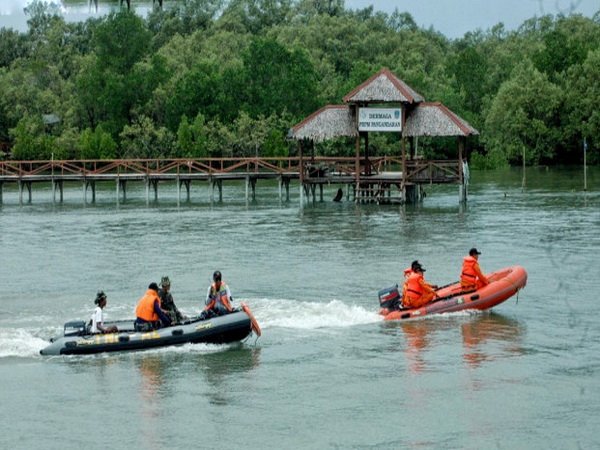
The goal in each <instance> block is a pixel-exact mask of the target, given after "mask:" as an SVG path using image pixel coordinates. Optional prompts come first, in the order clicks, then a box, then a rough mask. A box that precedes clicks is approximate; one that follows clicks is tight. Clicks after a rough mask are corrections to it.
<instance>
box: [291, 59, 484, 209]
mask: <svg viewBox="0 0 600 450" xmlns="http://www.w3.org/2000/svg"><path fill="white" fill-rule="evenodd" d="M343 101H344V103H345V104H343V105H327V106H325V107H323V108H321V109H319V110H318V111H315V112H314V113H312V114H311V115H310V116H308V117H306V118H305V119H304V120H302V121H301V122H300V123H298V124H296V125H295V126H294V127H292V128H291V129H290V132H289V135H288V137H289V138H291V139H295V140H297V141H298V143H299V154H300V157H301V159H303V156H304V151H305V149H306V148H307V147H308V145H307V143H308V144H310V145H311V146H314V143H318V142H323V141H325V140H328V139H334V138H337V137H342V136H345V137H354V138H355V150H356V151H355V157H354V170H353V173H352V184H353V186H354V192H355V199H356V201H377V202H382V201H386V198H387V199H390V198H391V195H390V187H391V186H393V185H395V186H397V187H398V189H399V191H400V196H401V197H400V200H401V201H408V202H416V201H418V200H420V199H421V198H422V195H421V192H422V189H421V186H422V185H423V184H425V183H427V184H430V183H454V184H458V185H459V186H460V187H459V197H460V200H461V201H465V200H466V197H467V190H466V184H467V180H468V177H465V168H466V166H465V164H466V163H464V159H463V156H464V153H465V142H466V138H467V137H468V136H471V135H477V134H479V133H478V131H477V130H476V129H475V128H473V127H472V126H471V125H470V124H469V123H468V122H467V121H466V120H464V119H462V118H461V117H459V116H458V115H457V114H455V113H453V112H452V111H450V109H448V108H447V107H446V106H444V105H443V104H442V103H439V102H426V101H425V99H424V97H423V96H422V95H421V94H419V93H418V92H416V91H415V90H414V89H412V88H411V87H410V86H409V85H408V84H406V83H405V82H404V81H402V80H401V79H400V78H398V77H397V76H396V75H395V74H393V73H392V72H391V71H390V70H389V69H387V68H383V69H381V70H380V71H379V72H377V73H376V74H374V75H373V76H371V77H370V78H369V79H368V80H366V81H365V82H364V83H362V84H360V85H359V86H357V87H356V88H354V89H353V90H352V91H351V92H349V93H348V94H347V95H346V96H344V98H343ZM369 132H392V133H397V134H398V135H399V136H400V142H401V150H402V152H401V154H402V156H401V159H400V160H398V161H394V158H387V160H386V161H385V164H383V167H386V168H389V167H390V166H393V165H394V163H396V166H399V167H400V168H401V171H398V170H396V171H388V170H386V171H385V172H383V171H382V170H381V167H382V164H381V158H375V161H373V160H372V158H371V157H370V155H369ZM421 136H431V137H443V136H455V137H457V138H458V151H457V157H458V158H457V159H456V160H445V161H439V160H429V161H427V160H422V159H417V158H415V157H414V156H415V155H414V151H413V149H414V145H413V142H414V139H415V138H418V137H421ZM361 140H362V141H363V142H364V152H363V154H362V155H361ZM407 142H408V143H409V144H410V152H407ZM307 161H309V162H310V160H307ZM309 162H308V163H307V164H309ZM374 163H376V164H374ZM302 172H304V173H306V174H307V175H310V170H306V171H304V170H303V171H301V173H302ZM319 175H322V174H319ZM322 181H323V177H322V176H320V177H318V180H315V183H317V184H318V183H321V182H322ZM335 181H336V180H335V177H334V176H331V177H329V178H328V179H327V182H335ZM337 181H338V182H347V181H342V179H341V178H340V179H338V180H337ZM301 182H302V184H303V185H310V184H311V183H313V180H311V177H310V176H307V177H302V175H301ZM386 193H387V197H386Z"/></svg>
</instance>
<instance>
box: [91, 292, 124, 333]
mask: <svg viewBox="0 0 600 450" xmlns="http://www.w3.org/2000/svg"><path fill="white" fill-rule="evenodd" d="M94 303H95V304H96V309H95V310H94V312H93V313H92V317H91V318H90V325H91V328H90V333H92V334H97V333H116V332H117V331H118V330H117V327H116V326H115V325H113V326H110V327H105V326H104V316H103V313H102V310H103V309H104V307H105V306H106V294H105V293H104V292H103V291H98V294H96V300H94Z"/></svg>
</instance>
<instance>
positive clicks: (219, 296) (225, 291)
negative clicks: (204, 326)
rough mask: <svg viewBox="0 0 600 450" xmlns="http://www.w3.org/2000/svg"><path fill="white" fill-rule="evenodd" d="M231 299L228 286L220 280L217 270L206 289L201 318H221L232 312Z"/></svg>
mask: <svg viewBox="0 0 600 450" xmlns="http://www.w3.org/2000/svg"><path fill="white" fill-rule="evenodd" d="M232 300H233V298H232V297H231V291H230V290H229V286H227V284H225V282H224V281H223V280H222V276H221V272H219V271H218V270H217V271H215V273H213V282H212V284H211V285H210V286H209V287H208V292H207V293H206V306H205V307H204V311H202V314H201V316H202V317H203V318H206V317H210V316H211V315H213V314H216V315H218V316H222V315H223V314H228V313H230V312H232V311H233V307H232V306H231V302H232Z"/></svg>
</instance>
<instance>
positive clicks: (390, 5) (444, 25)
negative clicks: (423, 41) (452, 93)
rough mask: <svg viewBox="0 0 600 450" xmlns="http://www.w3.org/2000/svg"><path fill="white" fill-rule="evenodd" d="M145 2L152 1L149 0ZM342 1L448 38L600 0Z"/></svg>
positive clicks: (597, 4)
mask: <svg viewBox="0 0 600 450" xmlns="http://www.w3.org/2000/svg"><path fill="white" fill-rule="evenodd" d="M30 1H31V0H0V27H11V28H16V29H18V30H19V31H25V30H26V29H27V27H26V17H25V16H24V14H23V8H24V7H25V6H26V5H27V4H28V3H29V2H30ZM53 1H55V2H58V1H59V0H53ZM133 3H134V4H135V3H136V0H134V1H133ZM146 3H150V4H151V2H149V1H146ZM88 4H89V2H88V1H87V0H81V5H80V6H79V7H78V11H77V12H76V13H74V12H73V11H69V10H68V9H67V10H65V11H66V13H67V15H66V18H67V20H69V19H72V20H82V19H83V20H85V18H86V17H89V14H88V13H89V8H88V7H87V5H88ZM345 4H346V8H349V9H362V8H366V7H368V6H370V5H373V6H374V7H375V9H376V10H379V11H384V12H386V13H388V14H391V13H392V12H393V11H394V9H395V8H398V10H399V11H400V12H408V13H410V14H411V16H412V17H413V19H414V20H415V22H416V23H417V25H418V26H420V27H423V28H429V27H433V28H434V29H435V30H436V31H439V32H441V33H442V34H444V35H445V36H446V37H448V38H451V39H456V38H460V37H462V36H464V34H465V33H467V32H469V31H476V30H478V29H481V30H483V31H485V30H487V29H489V28H491V27H493V26H494V25H496V24H497V23H499V22H502V23H503V24H504V26H505V28H506V29H507V30H515V29H517V28H518V27H519V25H521V24H522V23H523V22H524V21H525V20H527V19H530V18H532V17H534V16H541V15H544V14H554V15H555V14H558V13H565V14H567V13H569V12H570V11H574V12H576V13H580V14H582V15H584V16H586V17H593V16H594V14H595V13H596V12H597V11H599V10H600V0H345Z"/></svg>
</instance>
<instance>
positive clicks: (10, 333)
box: [0, 328, 48, 358]
mask: <svg viewBox="0 0 600 450" xmlns="http://www.w3.org/2000/svg"><path fill="white" fill-rule="evenodd" d="M47 345H48V342H47V341H45V340H44V339H42V338H40V337H37V336H35V335H34V334H33V333H32V332H30V331H28V330H26V329H23V328H13V329H11V328H5V329H0V358H10V357H20V358H23V357H25V358H30V357H38V356H39V354H40V350H41V349H42V348H44V347H46V346H47Z"/></svg>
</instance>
